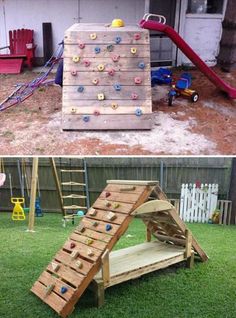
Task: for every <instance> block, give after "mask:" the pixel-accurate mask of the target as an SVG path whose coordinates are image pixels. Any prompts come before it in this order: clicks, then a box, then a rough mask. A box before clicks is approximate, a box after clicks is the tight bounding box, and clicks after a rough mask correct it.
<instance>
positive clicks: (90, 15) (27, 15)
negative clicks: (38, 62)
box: [0, 0, 145, 57]
mask: <svg viewBox="0 0 236 318" xmlns="http://www.w3.org/2000/svg"><path fill="white" fill-rule="evenodd" d="M127 4H128V5H127ZM144 6H145V1H144V0H129V1H126V0H119V1H116V0H39V1H36V0H0V47H2V46H5V45H7V44H8V30H11V29H15V28H30V29H34V30H35V43H36V44H37V50H36V56H37V57H42V56H43V37H42V23H43V22H51V23H52V31H53V47H54V50H55V49H56V48H57V44H58V43H59V42H61V40H62V39H63V36H64V32H65V30H66V29H67V28H69V27H70V26H71V25H72V24H74V23H78V22H95V23H109V22H111V21H112V20H113V19H114V18H116V17H119V18H121V19H124V21H125V22H126V23H137V21H139V20H140V19H141V17H142V16H143V14H144ZM4 12H5V14H4Z"/></svg>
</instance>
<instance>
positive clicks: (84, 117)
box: [83, 115, 90, 123]
mask: <svg viewBox="0 0 236 318" xmlns="http://www.w3.org/2000/svg"><path fill="white" fill-rule="evenodd" d="M89 119H90V117H89V116H88V115H84V116H83V121H85V122H86V123H87V122H88V121H89Z"/></svg>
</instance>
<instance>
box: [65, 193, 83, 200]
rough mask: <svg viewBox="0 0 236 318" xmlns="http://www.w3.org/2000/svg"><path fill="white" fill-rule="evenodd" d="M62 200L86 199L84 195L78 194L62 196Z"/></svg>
mask: <svg viewBox="0 0 236 318" xmlns="http://www.w3.org/2000/svg"><path fill="white" fill-rule="evenodd" d="M62 198H63V199H86V198H87V197H86V196H85V195H80V194H69V195H63V196H62Z"/></svg>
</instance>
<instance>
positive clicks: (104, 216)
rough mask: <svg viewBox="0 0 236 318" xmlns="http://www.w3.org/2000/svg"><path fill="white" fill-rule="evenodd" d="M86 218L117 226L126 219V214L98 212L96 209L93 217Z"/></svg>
mask: <svg viewBox="0 0 236 318" xmlns="http://www.w3.org/2000/svg"><path fill="white" fill-rule="evenodd" d="M111 213H112V214H111ZM113 215H114V216H113ZM88 216H89V218H91V219H94V220H101V221H104V222H109V223H111V224H118V225H119V224H121V223H122V222H123V221H124V220H125V218H126V214H124V213H118V212H110V211H106V210H105V211H104V210H98V209H96V214H95V215H90V214H88ZM111 216H112V217H111Z"/></svg>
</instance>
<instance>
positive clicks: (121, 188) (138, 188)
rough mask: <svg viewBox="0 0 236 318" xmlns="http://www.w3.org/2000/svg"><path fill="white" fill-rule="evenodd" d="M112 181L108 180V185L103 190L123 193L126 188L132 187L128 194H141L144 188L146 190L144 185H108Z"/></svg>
mask: <svg viewBox="0 0 236 318" xmlns="http://www.w3.org/2000/svg"><path fill="white" fill-rule="evenodd" d="M112 181H113V180H109V183H108V184H107V186H106V188H105V191H108V192H120V193H123V192H126V191H124V190H126V189H127V187H132V190H129V193H142V192H143V191H144V190H145V188H146V185H128V186H127V185H126V184H123V185H122V184H119V183H118V184H115V183H110V182H112ZM114 181H115V180H114ZM107 182H108V181H107ZM124 182H125V181H124ZM134 182H135V181H134Z"/></svg>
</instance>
